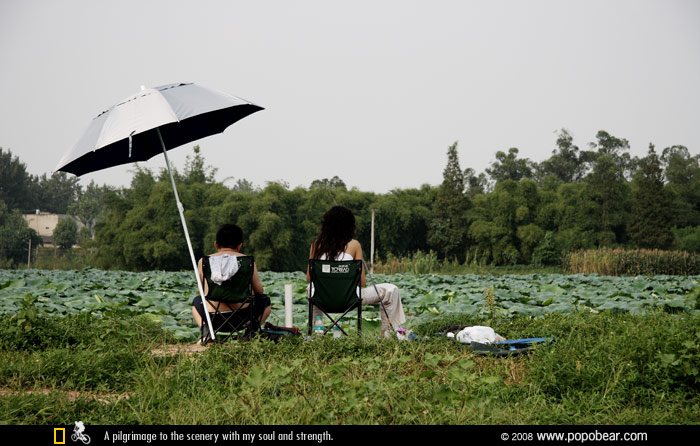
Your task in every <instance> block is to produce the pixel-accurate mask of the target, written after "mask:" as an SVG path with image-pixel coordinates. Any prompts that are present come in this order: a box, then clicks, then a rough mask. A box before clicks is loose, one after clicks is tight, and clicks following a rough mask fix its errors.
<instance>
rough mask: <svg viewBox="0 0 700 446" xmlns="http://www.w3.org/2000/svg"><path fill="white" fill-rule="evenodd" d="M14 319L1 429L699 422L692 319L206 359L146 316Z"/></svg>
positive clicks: (559, 326)
mask: <svg viewBox="0 0 700 446" xmlns="http://www.w3.org/2000/svg"><path fill="white" fill-rule="evenodd" d="M0 322H1V323H0V327H2V328H1V329H0V331H2V333H0V339H1V342H2V345H1V348H0V381H1V382H2V383H3V384H2V388H1V389H0V392H1V393H0V422H2V423H10V424H18V423H40V424H72V423H73V422H74V421H75V420H77V419H81V420H83V421H84V422H85V423H86V424H88V423H89V424H131V423H139V424H195V423H196V424H219V423H226V424H317V423H320V424H336V423H342V424H375V423H379V424H657V423H659V424H669V423H670V424H675V423H678V424H689V423H700V416H699V415H698V414H699V413H700V400H699V399H698V388H699V387H700V386H698V384H700V383H699V382H698V380H699V379H700V374H699V373H698V371H699V369H700V350H699V348H700V329H698V327H699V326H700V317H699V316H698V315H694V314H680V315H674V314H668V313H662V312H655V313H652V314H648V315H646V316H637V315H631V314H619V313H612V312H603V313H599V314H594V313H592V312H589V311H585V312H575V313H570V314H553V315H548V316H546V317H544V318H534V319H533V318H528V317H516V318H514V319H511V320H508V321H490V320H485V319H469V318H467V317H466V316H452V317H448V318H436V319H434V320H432V321H431V322H430V323H427V324H423V325H422V326H420V327H418V331H419V333H421V334H423V335H429V336H430V338H429V339H428V340H426V341H423V342H401V343H397V342H395V341H391V340H379V339H377V338H376V337H373V336H365V338H363V339H357V338H354V337H353V338H347V339H342V340H340V341H333V340H332V339H323V340H321V341H314V342H305V341H303V340H301V339H297V340H293V341H288V342H287V341H285V342H280V343H278V344H274V343H271V342H269V341H261V340H257V341H252V342H248V343H241V344H237V343H228V344H225V345H215V346H212V347H209V348H207V349H205V351H202V352H190V351H189V349H187V348H186V347H188V346H187V345H186V344H175V343H174V342H173V341H172V340H171V339H169V338H168V336H167V335H166V334H165V333H164V332H162V331H161V330H160V328H159V326H158V325H155V324H154V323H153V322H151V321H149V320H147V319H145V318H136V319H129V320H123V319H119V318H112V319H103V320H99V319H94V318H91V317H89V316H87V315H78V316H68V317H61V318H36V319H33V320H18V319H17V318H16V317H15V318H12V317H10V316H4V317H3V319H2V320H1V321H0ZM455 323H459V324H465V325H466V324H486V325H491V326H493V327H494V328H495V329H496V331H497V332H499V333H500V334H502V335H504V336H506V337H507V338H519V337H529V336H554V337H555V338H556V339H557V341H556V343H554V344H552V345H550V346H548V347H546V348H541V349H538V350H537V351H535V352H534V353H532V354H530V355H527V356H518V357H511V358H494V357H485V356H477V355H475V354H474V353H473V352H471V351H470V350H469V348H467V347H466V346H465V345H462V344H457V343H455V342H453V341H450V340H448V339H446V338H443V337H441V336H439V335H438V334H437V333H438V332H439V331H440V329H441V328H443V327H444V326H446V325H451V324H455ZM177 347H181V348H185V349H184V350H177Z"/></svg>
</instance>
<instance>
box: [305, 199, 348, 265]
mask: <svg viewBox="0 0 700 446" xmlns="http://www.w3.org/2000/svg"><path fill="white" fill-rule="evenodd" d="M354 237H355V216H354V215H353V213H352V211H351V210H350V209H348V208H346V207H343V206H333V207H332V208H330V209H329V210H328V212H326V213H325V214H323V218H322V219H321V235H319V236H318V238H317V239H316V240H314V243H313V247H314V258H315V259H320V258H321V256H323V255H324V254H325V255H326V259H328V260H335V259H336V258H337V257H338V256H339V255H340V254H342V253H343V252H344V251H345V246H346V245H347V244H348V243H349V242H350V240H352V239H353V238H354Z"/></svg>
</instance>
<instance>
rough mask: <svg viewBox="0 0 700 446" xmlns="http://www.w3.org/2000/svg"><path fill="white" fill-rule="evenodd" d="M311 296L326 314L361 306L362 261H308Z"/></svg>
mask: <svg viewBox="0 0 700 446" xmlns="http://www.w3.org/2000/svg"><path fill="white" fill-rule="evenodd" d="M309 276H310V278H311V287H310V288H311V289H312V290H313V295H312V296H311V298H312V300H313V301H314V303H316V304H318V305H319V306H320V307H321V308H323V310H325V311H326V312H328V313H342V312H344V311H345V310H347V309H348V308H350V307H351V306H353V305H357V304H358V303H359V304H361V302H362V299H361V297H360V296H359V293H358V289H359V287H360V279H361V277H362V260H345V261H330V260H315V259H310V260H309Z"/></svg>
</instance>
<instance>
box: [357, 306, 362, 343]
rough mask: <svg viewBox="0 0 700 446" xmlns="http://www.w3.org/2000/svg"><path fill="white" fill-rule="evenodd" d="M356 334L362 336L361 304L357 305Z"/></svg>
mask: <svg viewBox="0 0 700 446" xmlns="http://www.w3.org/2000/svg"><path fill="white" fill-rule="evenodd" d="M357 335H358V336H362V305H358V306H357Z"/></svg>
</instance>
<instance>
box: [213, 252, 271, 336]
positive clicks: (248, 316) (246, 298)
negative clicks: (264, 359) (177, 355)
mask: <svg viewBox="0 0 700 446" xmlns="http://www.w3.org/2000/svg"><path fill="white" fill-rule="evenodd" d="M236 261H237V262H238V272H237V273H236V274H235V275H234V276H233V277H232V278H230V279H229V280H227V281H225V282H223V283H222V284H221V285H217V284H215V283H213V282H211V281H210V280H209V279H208V278H209V277H211V271H210V267H209V257H205V258H204V260H203V261H202V272H203V273H204V280H206V281H207V285H208V289H209V294H208V295H207V296H206V297H205V300H206V301H207V303H209V305H211V306H212V307H213V308H214V310H215V311H214V312H213V313H212V312H211V311H210V312H209V316H210V318H211V323H212V326H213V328H214V335H215V337H216V339H215V340H216V341H217V342H224V341H226V340H227V339H229V338H230V337H231V336H233V335H237V337H238V338H239V339H247V338H249V337H250V336H251V335H252V334H254V333H257V332H258V331H259V330H260V321H259V320H257V319H256V318H255V317H254V314H253V300H254V299H255V296H254V295H253V271H254V267H255V259H254V257H253V256H240V257H236ZM222 304H227V305H229V306H232V304H240V305H238V307H237V308H236V309H233V310H230V309H228V308H227V307H226V306H223V305H222ZM222 306H223V307H224V309H222ZM205 308H207V306H205ZM202 322H203V323H202V338H201V343H202V344H206V343H208V342H210V341H212V339H211V335H210V333H209V328H208V327H207V325H206V321H202ZM241 332H243V334H242V335H241Z"/></svg>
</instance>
